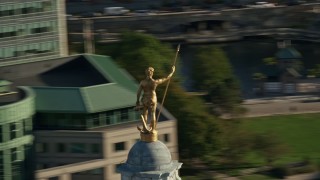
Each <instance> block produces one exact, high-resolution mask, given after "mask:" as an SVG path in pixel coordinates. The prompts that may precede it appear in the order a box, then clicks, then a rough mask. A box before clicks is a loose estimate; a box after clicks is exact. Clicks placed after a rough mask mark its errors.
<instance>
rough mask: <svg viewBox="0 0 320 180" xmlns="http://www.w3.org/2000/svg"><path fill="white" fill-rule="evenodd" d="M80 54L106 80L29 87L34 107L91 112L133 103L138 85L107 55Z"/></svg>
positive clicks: (51, 110) (55, 110) (130, 105)
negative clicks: (93, 82) (93, 83)
mask: <svg viewBox="0 0 320 180" xmlns="http://www.w3.org/2000/svg"><path fill="white" fill-rule="evenodd" d="M81 56H83V57H84V58H85V59H86V60H87V61H88V62H89V63H91V64H92V65H93V66H94V67H95V68H96V69H97V71H98V72H99V73H101V74H102V75H103V76H104V77H105V78H106V79H107V80H108V82H110V83H105V84H99V85H93V86H87V87H48V86H44V87H33V89H34V90H35V92H36V95H37V98H36V109H37V111H42V112H74V113H95V112H101V111H108V110H113V109H120V108H126V107H132V106H134V105H135V102H136V91H137V88H138V86H137V84H136V83H135V81H134V80H133V79H132V78H131V76H130V75H129V74H127V73H126V72H125V71H123V70H122V69H119V67H118V66H117V65H116V64H115V63H113V61H112V59H111V58H110V57H108V56H101V55H89V54H85V55H81Z"/></svg>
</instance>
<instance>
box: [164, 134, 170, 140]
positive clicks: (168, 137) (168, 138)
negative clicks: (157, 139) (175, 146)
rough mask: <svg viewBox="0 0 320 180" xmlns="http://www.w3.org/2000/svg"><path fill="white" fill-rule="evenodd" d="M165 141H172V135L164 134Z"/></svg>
mask: <svg viewBox="0 0 320 180" xmlns="http://www.w3.org/2000/svg"><path fill="white" fill-rule="evenodd" d="M163 141H164V142H170V135H169V134H164V135H163Z"/></svg>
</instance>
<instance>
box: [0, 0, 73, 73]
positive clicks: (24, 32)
mask: <svg viewBox="0 0 320 180" xmlns="http://www.w3.org/2000/svg"><path fill="white" fill-rule="evenodd" d="M65 18H66V15H65V3H64V0H28V1H26V0H1V1H0V42H1V43H0V67H1V66H5V65H12V64H18V63H25V62H30V61H42V60H47V59H52V58H58V57H63V56H67V55H68V46H67V34H66V20H65Z"/></svg>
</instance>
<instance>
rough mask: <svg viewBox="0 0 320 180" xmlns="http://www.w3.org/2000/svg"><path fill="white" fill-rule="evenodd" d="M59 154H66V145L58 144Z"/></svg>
mask: <svg viewBox="0 0 320 180" xmlns="http://www.w3.org/2000/svg"><path fill="white" fill-rule="evenodd" d="M57 152H59V153H64V152H66V144H64V143H58V144H57Z"/></svg>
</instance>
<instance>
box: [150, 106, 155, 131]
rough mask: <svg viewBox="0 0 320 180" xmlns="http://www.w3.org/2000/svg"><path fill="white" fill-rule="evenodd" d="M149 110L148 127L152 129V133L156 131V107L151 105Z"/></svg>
mask: <svg viewBox="0 0 320 180" xmlns="http://www.w3.org/2000/svg"><path fill="white" fill-rule="evenodd" d="M150 109H151V124H150V126H151V128H152V131H154V130H155V129H156V105H155V104H153V105H152V107H151V108H150Z"/></svg>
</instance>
